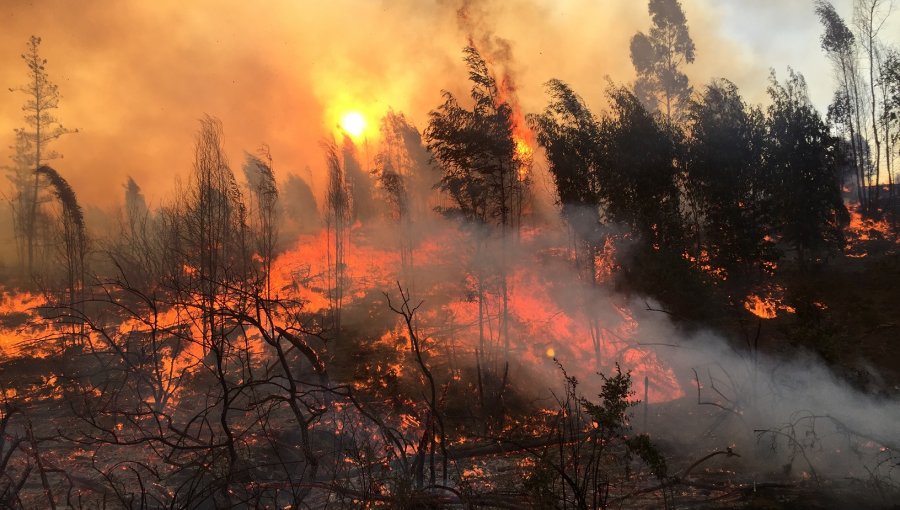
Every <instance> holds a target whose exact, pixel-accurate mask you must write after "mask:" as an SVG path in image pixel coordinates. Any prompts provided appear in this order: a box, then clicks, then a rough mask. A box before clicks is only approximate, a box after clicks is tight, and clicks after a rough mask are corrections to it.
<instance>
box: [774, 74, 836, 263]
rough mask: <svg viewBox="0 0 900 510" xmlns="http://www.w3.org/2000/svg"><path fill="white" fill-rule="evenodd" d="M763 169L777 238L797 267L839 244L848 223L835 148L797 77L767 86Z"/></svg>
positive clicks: (834, 143) (833, 140)
mask: <svg viewBox="0 0 900 510" xmlns="http://www.w3.org/2000/svg"><path fill="white" fill-rule="evenodd" d="M769 96H770V97H771V99H772V104H771V105H770V106H769V109H768V112H767V114H768V115H767V118H766V137H767V147H766V167H767V171H768V172H769V178H770V179H771V186H772V189H773V190H775V192H774V193H773V210H774V211H776V214H777V217H776V218H775V220H776V222H777V224H780V225H782V227H781V229H780V232H779V234H780V235H781V237H782V240H783V241H784V242H785V243H787V244H789V245H790V246H792V247H793V248H794V249H795V251H796V253H797V258H798V260H799V261H800V263H801V266H803V265H805V264H806V263H807V262H809V261H810V260H812V259H813V258H814V257H815V256H816V255H817V254H818V253H820V252H822V251H824V250H827V249H829V248H835V247H841V246H842V245H843V234H842V227H843V225H844V223H846V221H847V220H848V215H847V210H846V208H845V207H844V204H843V201H842V200H841V193H840V170H839V165H840V159H839V158H840V153H839V144H838V141H837V139H836V138H834V137H833V136H832V135H831V133H830V132H829V129H828V126H827V125H826V124H825V122H824V121H823V120H822V118H821V117H820V116H819V114H818V112H817V111H816V110H815V108H814V107H813V106H812V104H811V103H810V101H809V96H808V94H807V89H806V81H805V80H804V79H803V76H801V75H799V74H796V73H794V72H793V71H790V74H789V76H788V79H787V80H786V81H785V82H784V83H783V84H782V83H779V82H778V81H777V80H776V79H775V76H774V73H773V75H772V78H771V84H770V86H769Z"/></svg>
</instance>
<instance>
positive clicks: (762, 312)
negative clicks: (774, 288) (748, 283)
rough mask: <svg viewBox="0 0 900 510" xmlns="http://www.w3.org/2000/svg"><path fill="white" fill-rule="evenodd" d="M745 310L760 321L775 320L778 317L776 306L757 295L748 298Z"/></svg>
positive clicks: (745, 302)
mask: <svg viewBox="0 0 900 510" xmlns="http://www.w3.org/2000/svg"><path fill="white" fill-rule="evenodd" d="M744 308H745V309H746V310H747V311H748V312H750V313H752V314H753V315H755V316H757V317H759V318H760V319H774V318H775V317H776V316H777V315H778V312H777V310H776V309H775V305H774V304H773V303H772V302H771V301H769V300H767V299H763V298H761V297H759V296H757V295H755V294H750V295H749V296H747V299H746V300H745V301H744Z"/></svg>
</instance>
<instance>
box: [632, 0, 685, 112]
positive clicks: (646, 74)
mask: <svg viewBox="0 0 900 510" xmlns="http://www.w3.org/2000/svg"><path fill="white" fill-rule="evenodd" d="M648 10H649V12H650V18H651V20H652V26H651V27H650V33H649V34H644V33H643V32H638V33H637V34H635V35H634V37H632V38H631V62H632V64H634V69H635V71H637V81H635V84H634V91H635V94H636V95H637V96H638V97H639V98H640V99H641V101H642V102H643V103H644V105H645V106H646V107H647V109H649V110H650V111H652V112H655V111H659V110H662V112H663V113H664V114H665V116H666V119H667V120H668V121H670V122H671V121H678V120H680V118H681V114H682V112H683V111H684V109H685V108H686V107H687V104H688V101H689V100H690V96H691V86H690V84H689V83H688V78H687V75H685V74H684V73H683V72H682V71H681V66H682V65H683V64H690V63H693V62H694V50H695V48H694V41H693V40H692V39H691V36H690V33H689V32H688V26H687V19H686V18H685V15H684V11H683V10H682V8H681V2H680V1H679V0H650V1H649V3H648ZM660 103H662V105H660Z"/></svg>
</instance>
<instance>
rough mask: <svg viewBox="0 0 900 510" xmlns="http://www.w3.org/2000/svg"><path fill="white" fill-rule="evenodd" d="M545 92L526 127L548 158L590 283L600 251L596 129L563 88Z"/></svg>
mask: <svg viewBox="0 0 900 510" xmlns="http://www.w3.org/2000/svg"><path fill="white" fill-rule="evenodd" d="M547 92H548V93H549V94H550V104H548V105H547V107H546V108H545V109H544V112H543V113H541V114H540V115H529V117H528V121H529V124H530V126H531V128H532V129H533V130H534V132H535V133H536V135H537V141H538V143H539V144H541V146H542V147H544V150H545V151H546V152H547V162H548V163H549V166H550V173H551V174H552V176H553V181H554V183H555V184H556V190H557V194H558V203H559V205H560V206H561V208H562V215H563V217H564V218H565V219H566V221H567V222H568V223H569V226H570V227H571V229H572V232H573V233H574V234H575V238H576V241H575V244H576V250H575V259H576V265H577V266H578V269H579V272H581V273H582V275H584V276H587V277H588V278H589V279H590V280H591V281H593V280H594V278H595V276H596V270H597V268H596V256H597V254H598V253H597V252H598V250H599V249H600V248H601V247H602V239H601V237H602V236H601V233H600V230H599V227H600V224H601V211H600V206H601V196H602V195H601V191H602V189H601V181H600V168H599V164H600V158H599V147H600V123H599V122H598V120H597V119H596V118H595V117H594V114H593V113H591V111H590V109H589V108H588V107H587V105H586V104H585V103H584V100H582V99H581V97H579V96H578V95H577V94H576V93H575V92H574V91H573V90H572V89H571V88H570V87H569V86H568V85H566V84H565V83H563V82H561V81H559V80H551V81H549V82H548V83H547Z"/></svg>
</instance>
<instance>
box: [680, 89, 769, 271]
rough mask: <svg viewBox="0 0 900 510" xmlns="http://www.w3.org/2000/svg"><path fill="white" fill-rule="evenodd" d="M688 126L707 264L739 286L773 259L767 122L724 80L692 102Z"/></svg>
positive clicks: (691, 178)
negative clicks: (765, 159) (765, 161)
mask: <svg viewBox="0 0 900 510" xmlns="http://www.w3.org/2000/svg"><path fill="white" fill-rule="evenodd" d="M688 122H689V133H690V138H689V140H688V143H687V157H686V167H687V176H688V179H687V180H686V182H687V186H688V187H689V188H690V194H691V196H692V197H693V199H694V201H695V202H696V204H697V208H698V212H699V218H700V221H701V224H702V225H701V229H702V231H701V234H702V235H701V245H702V246H703V253H705V254H706V256H705V258H706V259H707V260H706V261H704V262H705V263H709V264H710V265H712V267H715V268H720V269H724V270H725V271H726V274H727V276H728V280H729V281H730V282H735V281H738V282H739V281H741V280H743V279H745V278H746V277H747V276H748V273H749V272H750V270H751V269H753V268H754V267H759V266H760V264H761V263H762V262H765V261H770V260H771V259H772V256H773V253H772V251H771V250H770V248H771V246H769V243H768V241H767V240H766V234H768V232H769V228H770V226H771V219H770V218H769V217H768V212H769V210H770V209H771V207H770V204H769V190H768V179H767V178H766V175H765V172H764V171H763V155H764V150H765V118H764V116H763V113H762V111H761V110H760V109H758V108H749V107H748V106H747V105H746V103H744V101H743V99H742V98H741V96H740V94H739V92H738V89H737V87H736V86H735V85H734V84H733V83H731V82H729V81H727V80H719V81H714V82H712V83H711V84H709V85H707V86H706V87H705V88H704V89H703V92H702V93H701V94H700V96H699V97H698V98H697V99H696V100H694V101H692V103H691V106H690V109H689V113H688Z"/></svg>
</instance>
